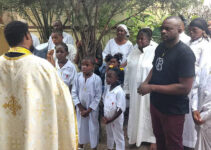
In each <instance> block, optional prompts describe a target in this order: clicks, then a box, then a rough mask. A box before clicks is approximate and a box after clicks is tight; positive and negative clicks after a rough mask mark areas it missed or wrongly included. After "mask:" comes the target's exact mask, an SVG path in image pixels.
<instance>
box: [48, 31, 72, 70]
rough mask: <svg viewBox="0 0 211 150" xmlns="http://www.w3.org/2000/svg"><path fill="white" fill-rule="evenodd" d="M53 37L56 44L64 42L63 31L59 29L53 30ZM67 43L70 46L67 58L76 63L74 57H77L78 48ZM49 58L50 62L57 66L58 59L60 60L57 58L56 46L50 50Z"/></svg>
mask: <svg viewBox="0 0 211 150" xmlns="http://www.w3.org/2000/svg"><path fill="white" fill-rule="evenodd" d="M51 37H52V40H53V43H54V44H55V45H58V44H61V43H63V42H62V39H63V36H62V33H61V32H60V31H57V30H55V31H53V33H52V34H51ZM66 45H67V47H68V56H67V59H68V60H70V61H71V62H72V63H74V59H75V56H76V49H75V47H74V46H73V45H72V44H66ZM47 60H48V61H49V62H51V64H52V65H54V66H55V63H56V61H58V60H57V58H56V51H55V47H54V48H52V49H51V50H49V51H48V53H47Z"/></svg>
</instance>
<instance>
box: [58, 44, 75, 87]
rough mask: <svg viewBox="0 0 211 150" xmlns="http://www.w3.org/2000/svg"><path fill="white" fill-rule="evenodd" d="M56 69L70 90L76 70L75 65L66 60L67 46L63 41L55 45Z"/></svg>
mask: <svg viewBox="0 0 211 150" xmlns="http://www.w3.org/2000/svg"><path fill="white" fill-rule="evenodd" d="M55 49H56V58H57V59H58V61H56V69H57V72H58V75H59V76H60V77H61V79H62V80H63V81H64V83H65V84H66V85H67V86H68V87H69V89H70V91H71V89H72V85H73V83H74V81H75V79H76V76H77V71H76V68H75V65H74V64H73V63H72V62H71V61H70V60H68V59H67V58H66V57H67V56H68V54H69V52H68V47H67V45H66V44H65V43H60V44H58V45H56V47H55Z"/></svg>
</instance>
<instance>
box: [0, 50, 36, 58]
mask: <svg viewBox="0 0 211 150" xmlns="http://www.w3.org/2000/svg"><path fill="white" fill-rule="evenodd" d="M8 52H16V53H22V54H23V55H21V56H17V57H8V56H6V55H5V54H4V55H3V56H4V58H5V59H7V60H18V59H20V58H22V57H25V56H28V55H31V54H32V53H31V51H30V50H28V49H26V48H24V47H13V48H10V49H9V51H8Z"/></svg>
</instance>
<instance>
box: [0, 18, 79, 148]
mask: <svg viewBox="0 0 211 150" xmlns="http://www.w3.org/2000/svg"><path fill="white" fill-rule="evenodd" d="M4 33H5V37H6V40H7V42H8V43H9V45H10V47H11V48H10V50H9V51H8V52H7V53H5V54H4V55H2V56H1V57H0V149H1V150H76V149H77V145H78V134H77V124H76V118H75V112H74V107H73V102H72V98H71V96H70V92H69V89H68V87H67V86H66V85H65V84H64V83H63V81H62V80H61V79H60V77H59V76H58V75H57V72H56V70H55V69H54V67H53V66H52V65H51V64H50V63H49V62H47V61H46V60H44V59H42V58H39V57H36V56H34V55H32V53H31V51H32V50H31V49H33V48H32V38H31V36H30V33H29V32H28V26H27V25H26V24H25V23H22V22H19V21H13V22H11V23H9V24H8V25H7V26H6V28H5V30H4Z"/></svg>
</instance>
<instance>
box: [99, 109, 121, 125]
mask: <svg viewBox="0 0 211 150" xmlns="http://www.w3.org/2000/svg"><path fill="white" fill-rule="evenodd" d="M121 113H122V110H121V109H119V110H118V111H116V113H115V114H114V115H113V117H112V118H106V117H103V122H104V123H105V124H109V123H111V122H113V121H114V120H115V119H116V118H118V117H119V116H120V115H121Z"/></svg>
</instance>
